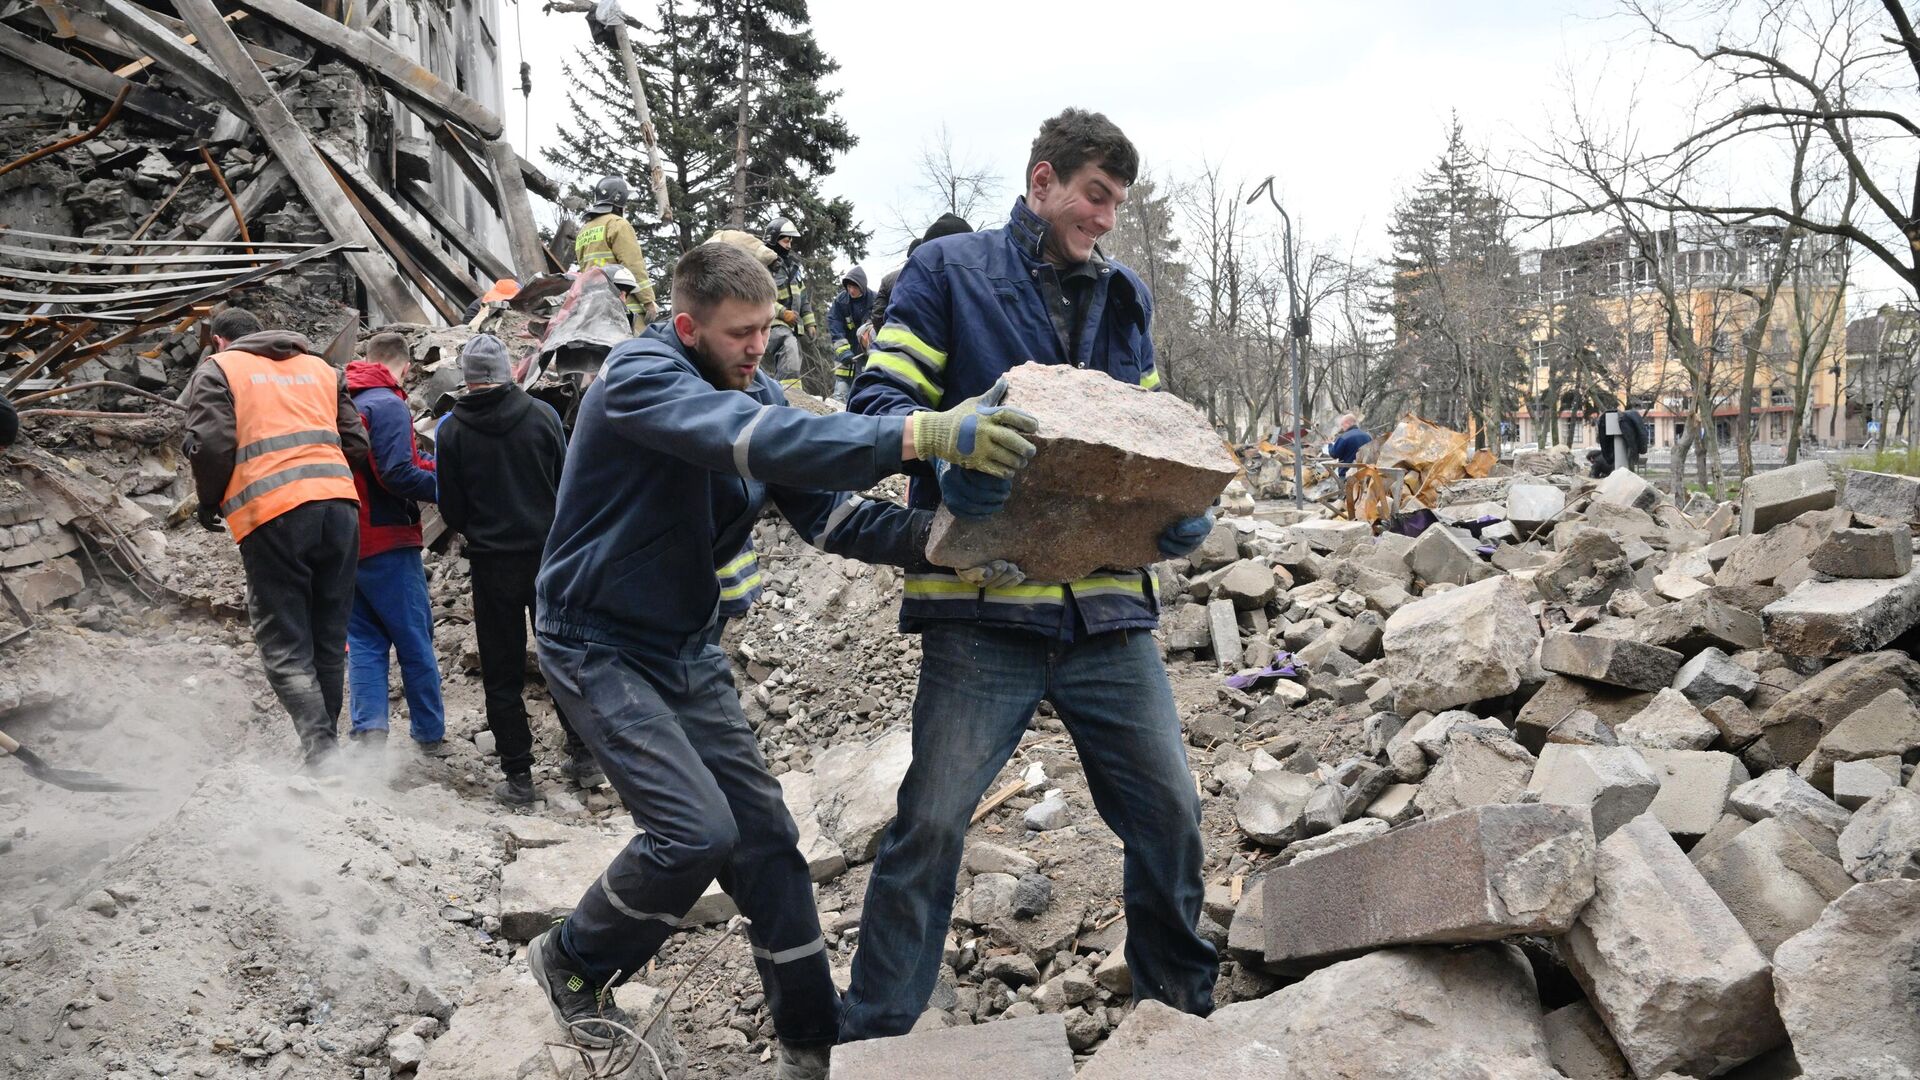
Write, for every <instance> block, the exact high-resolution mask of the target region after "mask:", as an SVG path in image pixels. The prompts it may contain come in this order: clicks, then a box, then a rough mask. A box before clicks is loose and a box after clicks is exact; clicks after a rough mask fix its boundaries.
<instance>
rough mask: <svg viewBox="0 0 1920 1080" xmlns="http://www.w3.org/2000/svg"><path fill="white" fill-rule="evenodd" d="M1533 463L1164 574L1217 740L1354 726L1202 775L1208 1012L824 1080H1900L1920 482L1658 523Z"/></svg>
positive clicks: (1630, 485)
mask: <svg viewBox="0 0 1920 1080" xmlns="http://www.w3.org/2000/svg"><path fill="white" fill-rule="evenodd" d="M1527 467H1528V462H1527V460H1526V459H1525V457H1524V456H1523V458H1522V460H1521V462H1520V463H1519V464H1518V467H1517V469H1516V470H1515V473H1514V475H1511V476H1502V477H1493V478H1488V479H1487V480H1476V481H1470V482H1468V484H1470V485H1475V486H1474V487H1472V488H1471V489H1470V491H1469V492H1468V493H1467V494H1468V497H1469V498H1473V499H1474V500H1475V501H1472V502H1467V503H1464V504H1463V503H1460V502H1455V503H1453V504H1449V505H1443V506H1442V507H1441V508H1440V511H1439V516H1440V518H1441V522H1440V524H1438V525H1435V526H1433V527H1430V528H1428V529H1427V530H1426V531H1425V532H1424V533H1423V534H1421V535H1420V536H1419V537H1417V538H1408V537H1404V536H1400V535H1397V534H1392V533H1389V534H1385V535H1382V536H1377V537H1376V536H1374V535H1372V530H1371V529H1370V528H1368V527H1367V526H1365V525H1356V524H1353V523H1348V522H1340V521H1328V520H1322V519H1299V518H1297V517H1296V516H1294V515H1293V514H1291V512H1290V511H1288V510H1286V509H1284V508H1263V509H1262V510H1260V511H1258V512H1256V514H1254V515H1252V516H1250V517H1240V518H1230V519H1228V520H1227V521H1226V522H1223V524H1222V525H1221V526H1220V527H1219V529H1217V530H1216V532H1215V534H1214V535H1213V536H1212V537H1210V538H1209V541H1208V543H1207V544H1206V545H1204V546H1203V547H1202V548H1201V550H1199V551H1197V552H1195V553H1194V555H1193V556H1192V557H1191V558H1190V559H1189V560H1186V561H1185V564H1184V565H1183V564H1182V563H1181V562H1178V561H1176V562H1175V563H1173V564H1166V565H1163V566H1162V567H1161V569H1160V573H1161V585H1162V596H1163V599H1164V600H1165V603H1166V607H1167V610H1166V612H1165V619H1164V625H1165V635H1166V646H1167V648H1168V650H1169V655H1170V657H1171V658H1172V659H1173V660H1174V661H1176V670H1178V664H1177V662H1178V661H1181V660H1186V659H1192V660H1199V661H1204V660H1207V659H1209V658H1211V659H1212V660H1213V661H1214V662H1215V663H1217V664H1218V665H1219V670H1221V671H1223V672H1236V673H1238V674H1239V675H1240V676H1242V679H1241V680H1237V685H1240V686H1242V687H1250V689H1247V690H1246V691H1245V693H1241V694H1239V697H1240V698H1241V700H1242V702H1243V704H1245V705H1247V706H1248V708H1247V709H1246V712H1245V715H1244V716H1241V717H1237V718H1229V719H1228V720H1227V721H1226V722H1224V723H1221V724H1220V725H1219V726H1218V729H1217V730H1210V732H1209V736H1208V737H1209V741H1210V742H1211V741H1213V740H1216V739H1217V740H1220V741H1222V742H1225V743H1232V742H1233V740H1234V734H1235V732H1236V731H1237V730H1242V729H1243V728H1242V726H1243V725H1244V724H1245V723H1247V722H1248V721H1250V720H1252V719H1254V718H1255V717H1261V716H1265V717H1272V716H1273V715H1275V711H1274V709H1273V708H1272V707H1270V706H1269V705H1268V703H1269V702H1277V703H1281V704H1283V705H1284V706H1286V707H1289V708H1292V707H1298V708H1299V709H1302V710H1307V709H1313V708H1316V707H1319V706H1321V703H1331V704H1336V705H1340V706H1344V707H1346V708H1348V709H1349V710H1350V712H1352V713H1355V714H1364V715H1365V716H1366V718H1365V720H1364V721H1363V731H1362V732H1361V733H1360V735H1361V739H1360V740H1358V741H1360V742H1361V743H1362V744H1363V745H1364V750H1365V752H1364V753H1356V754H1354V755H1353V756H1350V757H1348V758H1346V759H1344V760H1341V761H1339V762H1338V763H1337V764H1323V763H1321V762H1319V761H1316V760H1315V759H1314V758H1313V756H1312V755H1311V754H1308V753H1306V752H1305V751H1302V750H1297V749H1296V750H1293V751H1292V752H1290V753H1287V754H1284V755H1280V756H1275V755H1273V754H1269V753H1267V752H1266V750H1265V749H1262V748H1255V749H1252V750H1251V752H1247V751H1244V750H1240V749H1235V748H1233V747H1232V746H1228V747H1227V749H1226V751H1225V752H1223V753H1216V754H1215V755H1214V758H1213V767H1212V775H1211V776H1208V775H1205V773H1204V772H1203V773H1202V774H1201V775H1200V779H1201V782H1202V784H1203V788H1206V789H1208V790H1213V791H1216V792H1224V793H1225V794H1226V795H1228V796H1230V797H1232V798H1233V800H1234V802H1233V807H1234V817H1235V819H1236V823H1237V825H1238V827H1239V830H1240V832H1241V833H1242V834H1243V836H1244V838H1245V841H1246V844H1247V846H1248V848H1249V849H1251V852H1252V857H1251V858H1250V859H1249V860H1248V864H1249V865H1250V866H1252V868H1253V872H1252V874H1251V875H1250V876H1248V878H1247V880H1246V881H1245V882H1244V887H1243V888H1241V889H1239V890H1238V900H1237V905H1236V906H1235V907H1233V909H1232V910H1231V911H1227V912H1216V911H1214V910H1213V909H1212V907H1213V906H1212V905H1210V908H1209V914H1210V915H1212V916H1214V917H1215V918H1217V919H1219V920H1220V921H1224V922H1226V923H1227V928H1228V939H1227V946H1228V955H1229V957H1230V958H1231V959H1232V961H1233V962H1236V963H1238V964H1239V965H1240V966H1241V968H1242V973H1241V974H1240V975H1239V976H1237V977H1236V979H1235V982H1234V987H1233V990H1232V992H1229V993H1226V994H1225V995H1223V996H1224V997H1227V998H1232V999H1234V1000H1233V1003H1231V1004H1227V1005H1225V1006H1223V1007H1222V1008H1220V1009H1219V1010H1217V1011H1216V1012H1215V1013H1214V1014H1213V1016H1212V1017H1210V1018H1208V1019H1199V1018H1195V1017H1190V1016H1185V1015H1182V1014H1180V1013H1178V1012H1175V1011H1173V1010H1171V1009H1167V1008H1165V1007H1163V1006H1159V1005H1157V1004H1154V1003H1143V1004H1141V1005H1139V1006H1137V1007H1136V1008H1134V1009H1133V1010H1132V1011H1130V1012H1128V1013H1127V1014H1126V1016H1125V1018H1124V1019H1123V1020H1122V1021H1121V1022H1120V1023H1119V1025H1118V1026H1117V1028H1115V1029H1114V1030H1113V1031H1112V1032H1111V1033H1110V1035H1108V1036H1107V1038H1106V1039H1105V1041H1104V1042H1102V1043H1100V1044H1099V1045H1098V1047H1097V1048H1094V1052H1093V1053H1092V1054H1091V1056H1090V1057H1089V1056H1085V1054H1084V1050H1085V1045H1084V1043H1083V1041H1082V1040H1080V1039H1078V1038H1072V1036H1073V1035H1074V1034H1076V1033H1074V1032H1072V1031H1071V1030H1070V1024H1071V1023H1072V1019H1073V1018H1072V1015H1071V1014H1070V1013H1067V1014H1063V1013H1060V1012H1054V1011H1048V1010H1046V1009H1045V1007H1044V1005H1043V1007H1042V1009H1041V1010H1040V1011H1039V1013H1038V1014H1037V1015H1035V1014H1034V1013H1033V1012H1032V1011H1030V1010H1029V1011H1026V1012H1019V1013H1015V1012H1009V1013H1008V1014H1007V1018H1005V1019H1001V1020H997V1021H996V1022H994V1023H992V1024H990V1025H984V1026H979V1027H966V1026H960V1027H948V1028H944V1029H940V1030H927V1031H920V1032H916V1033H915V1034H912V1035H908V1036H903V1037H901V1038H900V1039H895V1040H882V1041H877V1042H873V1043H865V1044H858V1045H855V1046H852V1047H846V1048H842V1049H841V1050H840V1051H838V1052H837V1054H836V1058H835V1066H834V1075H835V1076H836V1077H844V1078H846V1080H864V1078H869V1077H882V1076H886V1077H902V1076H950V1075H962V1074H971V1073H973V1072H976V1071H980V1070H986V1069H992V1070H994V1071H996V1072H999V1073H1001V1074H1003V1075H1021V1076H1028V1077H1068V1076H1072V1075H1074V1073H1073V1070H1074V1067H1075V1063H1076V1055H1075V1051H1082V1055H1081V1057H1080V1061H1081V1063H1082V1068H1081V1071H1080V1073H1079V1075H1080V1076H1081V1077H1082V1078H1108V1077H1134V1076H1156V1077H1185V1076H1196V1077H1197V1076H1206V1077H1241V1076H1245V1077H1255V1076H1259V1077H1267V1076H1289V1077H1296V1076H1297V1077H1323V1076H1324V1077H1336V1076H1337V1077H1359V1076H1366V1077H1409V1078H1411V1077H1432V1076H1449V1077H1450V1076H1475V1077H1529V1078H1532V1077H1542V1078H1545V1077H1556V1076H1561V1077H1571V1078H1576V1080H1583V1078H1602V1077H1605V1078H1614V1077H1620V1078H1624V1077H1638V1078H1641V1080H1654V1078H1665V1077H1708V1076H1735V1077H1743V1078H1748V1080H1758V1078H1774V1077H1795V1076H1805V1077H1824V1078H1835V1080H1838V1078H1843V1077H1876V1078H1877V1077H1903V1076H1905V1077H1912V1076H1916V1075H1920V1008H1916V1007H1915V1002H1916V1001H1920V966H1916V965H1915V964H1914V963H1913V957H1914V956H1915V955H1920V778H1916V776H1915V774H1914V766H1915V763H1916V761H1920V710H1916V707H1915V701H1916V695H1920V661H1916V660H1915V659H1914V658H1913V657H1912V655H1911V647H1912V644H1913V641H1914V639H1915V637H1916V636H1917V635H1916V624H1920V577H1917V576H1916V574H1915V572H1914V569H1913V559H1912V556H1913V527H1914V526H1915V525H1916V524H1920V480H1916V479H1914V478H1909V477H1901V476H1893V475H1888V474H1878V473H1868V472H1859V471H1855V472H1850V473H1846V474H1845V475H1844V476H1840V477H1837V478H1836V477H1835V476H1833V475H1832V474H1831V473H1830V472H1829V470H1828V468H1827V466H1826V465H1824V464H1821V463H1818V462H1810V463H1806V464H1802V465H1799V466H1793V467H1789V468H1786V469H1782V470H1779V471H1777V472H1773V473H1766V474H1761V475H1759V476H1756V477H1754V478H1752V479H1751V480H1750V481H1748V483H1747V484H1746V486H1745V489H1744V491H1743V492H1742V493H1741V496H1740V498H1739V500H1738V501H1737V502H1728V503H1720V504H1717V505H1716V504H1714V503H1712V502H1711V501H1709V500H1704V499H1701V498H1699V497H1696V498H1695V499H1694V500H1693V501H1692V502H1691V504H1690V505H1689V506H1687V507H1685V508H1684V509H1683V508H1681V507H1678V506H1675V505H1674V504H1673V503H1672V502H1671V501H1670V500H1669V499H1668V498H1667V497H1666V496H1665V495H1663V494H1662V493H1661V492H1660V491H1658V490H1657V489H1655V488H1654V487H1653V486H1651V485H1650V484H1647V483H1646V482H1645V481H1644V480H1642V479H1641V478H1640V477H1637V476H1635V475H1634V474H1632V473H1630V472H1624V471H1620V472H1615V473H1614V474H1613V475H1612V476H1610V477H1608V478H1607V479H1606V480H1605V481H1602V482H1599V483H1598V484H1595V483H1592V482H1589V481H1585V480H1580V479H1576V478H1574V477H1571V476H1569V475H1566V474H1564V473H1563V472H1561V473H1555V472H1552V471H1550V470H1543V471H1542V472H1540V473H1537V474H1530V473H1529V472H1528V471H1527ZM1463 486H1465V485H1463ZM1280 665H1286V670H1290V671H1291V672H1292V674H1290V675H1280V676H1278V677H1274V676H1273V675H1272V674H1271V673H1272V672H1274V671H1276V670H1282V668H1281V666H1280ZM1263 697H1264V698H1265V700H1262V698H1263ZM1196 726H1197V725H1196ZM1194 734H1197V732H1194ZM1194 741H1195V744H1196V745H1200V742H1199V740H1198V739H1197V738H1196V739H1195V740H1194ZM985 876H986V875H980V876H976V877H975V878H974V879H973V883H974V888H975V889H976V890H977V889H979V888H980V887H981V885H980V883H981V881H982V879H983V877H985ZM968 903H969V898H968V897H963V898H962V900H961V907H960V911H959V912H958V915H959V916H960V920H961V922H962V924H964V921H965V917H966V915H967V911H968ZM1106 966H1109V967H1111V966H1112V965H1106ZM1049 974H1050V973H1048V972H1045V971H1043V972H1040V973H1039V975H1040V977H1041V978H1042V979H1046V978H1048V977H1049ZM1051 977H1052V978H1053V979H1054V980H1056V981H1057V980H1058V979H1059V978H1060V977H1061V973H1052V974H1051ZM1261 980H1266V982H1265V985H1261V984H1260V983H1261ZM1102 981H1103V982H1104V980H1102ZM1224 986H1225V983H1224V982H1223V987H1224ZM1038 997H1039V995H1036V1000H1037V999H1038Z"/></svg>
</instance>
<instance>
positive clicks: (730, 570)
mask: <svg viewBox="0 0 1920 1080" xmlns="http://www.w3.org/2000/svg"><path fill="white" fill-rule="evenodd" d="M756 561H757V558H756V556H755V555H754V551H753V549H752V548H748V549H747V550H745V551H743V552H741V553H740V557H739V558H737V559H735V560H733V561H732V562H730V563H728V564H727V565H725V566H723V567H721V568H720V569H719V570H718V571H716V573H718V574H719V575H720V576H721V577H723V578H724V577H732V576H733V575H735V574H737V573H739V572H740V571H742V570H745V569H746V568H747V567H749V566H752V565H753V564H754V563H755V562H756Z"/></svg>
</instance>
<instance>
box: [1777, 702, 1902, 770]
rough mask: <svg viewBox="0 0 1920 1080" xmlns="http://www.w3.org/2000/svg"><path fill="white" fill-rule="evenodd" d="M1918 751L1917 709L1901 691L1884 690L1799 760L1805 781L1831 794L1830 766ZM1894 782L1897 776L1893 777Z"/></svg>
mask: <svg viewBox="0 0 1920 1080" xmlns="http://www.w3.org/2000/svg"><path fill="white" fill-rule="evenodd" d="M1915 750H1920V709H1916V708H1914V704H1913V699H1912V698H1910V697H1908V696H1907V693H1906V691H1904V690H1888V691H1887V692H1886V693H1884V694H1881V695H1879V696H1878V697H1875V698H1874V699H1873V700H1872V701H1869V702H1867V703H1866V704H1865V705H1863V706H1861V707H1860V708H1858V709H1856V710H1854V711H1853V712H1852V713H1851V714H1849V715H1848V716H1847V717H1846V718H1845V719H1843V720H1841V721H1840V722H1839V723H1838V724H1835V725H1834V726H1833V730H1832V731H1829V732H1827V733H1826V734H1825V735H1822V736H1821V737H1820V741H1819V742H1818V743H1816V744H1815V745H1814V748H1813V753H1811V754H1809V755H1807V757H1806V759H1805V760H1804V761H1802V762H1801V763H1800V768H1799V770H1798V771H1799V773H1800V775H1801V776H1804V777H1806V778H1807V782H1808V783H1810V784H1812V785H1813V786H1814V787H1817V788H1819V789H1820V790H1821V791H1824V792H1827V793H1828V794H1832V793H1833V767H1834V766H1835V765H1836V764H1839V763H1840V762H1843V761H1860V760H1862V759H1865V758H1876V757H1888V756H1892V757H1896V758H1904V757H1906V756H1907V755H1908V754H1911V753H1912V752H1913V751H1915ZM1895 779H1896V782H1897V780H1898V777H1896V778H1895Z"/></svg>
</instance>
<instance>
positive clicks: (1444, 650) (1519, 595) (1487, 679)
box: [1381, 577, 1540, 714]
mask: <svg viewBox="0 0 1920 1080" xmlns="http://www.w3.org/2000/svg"><path fill="white" fill-rule="evenodd" d="M1528 599H1529V597H1528V590H1527V588H1526V587H1525V586H1524V585H1522V584H1521V583H1520V582H1518V581H1516V580H1514V579H1513V578H1510V577H1497V578H1490V579H1488V580H1486V581H1481V582H1477V583H1475V584H1472V585H1468V586H1465V587H1463V588H1458V589H1449V590H1447V591H1446V592H1443V593H1440V594H1438V595H1435V596H1428V597H1423V598H1421V599H1419V600H1416V601H1414V602H1413V603H1411V604H1407V605H1406V606H1404V607H1402V608H1400V609H1399V610H1398V611H1395V612H1394V613H1393V616H1392V617H1391V618H1389V619H1388V620H1387V625H1386V630H1385V632H1384V633H1383V635H1382V637H1381V645H1382V647H1383V648H1384V650H1385V652H1386V665H1387V677H1388V678H1389V679H1391V680H1392V681H1393V686H1394V692H1395V704H1396V705H1397V706H1398V711H1399V712H1401V713H1403V714H1411V713H1414V712H1418V711H1421V710H1429V711H1434V712H1438V711H1439V710H1441V709H1447V708H1451V707H1453V706H1455V705H1466V704H1469V703H1471V702H1475V701H1482V700H1485V699H1487V698H1493V697H1499V696H1501V695H1503V694H1510V693H1512V692H1513V691H1515V690H1517V689H1519V687H1520V684H1521V682H1522V681H1523V679H1524V677H1525V675H1526V674H1527V672H1529V671H1531V670H1532V668H1533V659H1534V651H1535V649H1536V648H1537V647H1538V646H1539V644H1540V626H1539V624H1538V623H1537V622H1536V621H1535V620H1534V617H1533V613H1532V612H1531V611H1529V610H1528V608H1527V602H1528Z"/></svg>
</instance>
